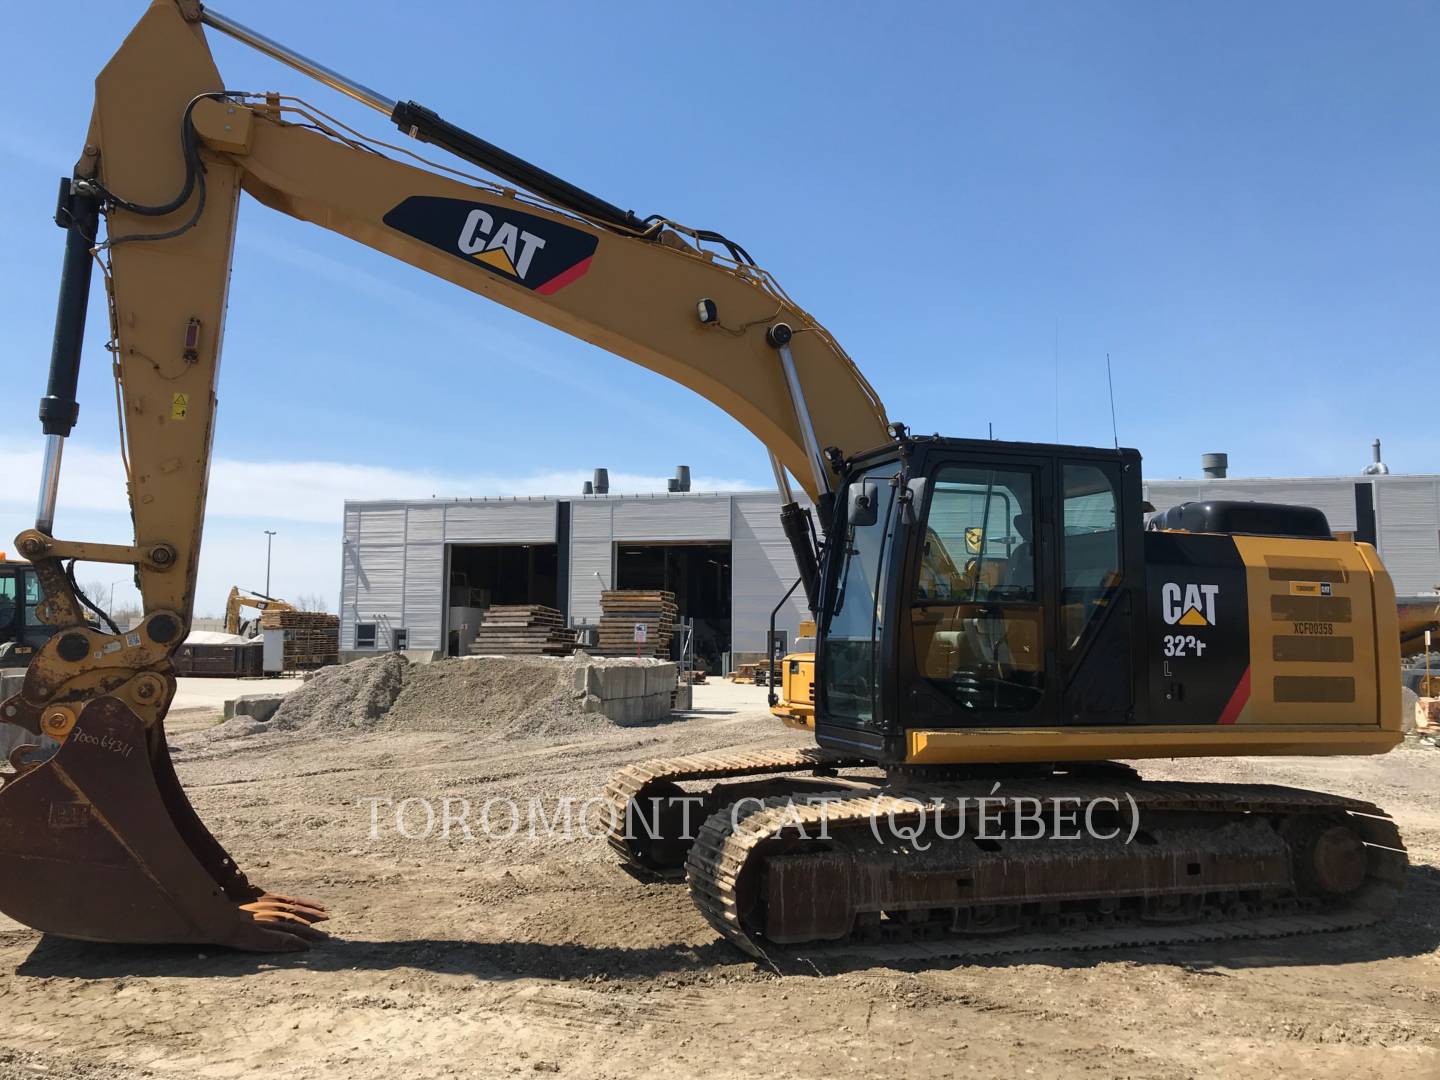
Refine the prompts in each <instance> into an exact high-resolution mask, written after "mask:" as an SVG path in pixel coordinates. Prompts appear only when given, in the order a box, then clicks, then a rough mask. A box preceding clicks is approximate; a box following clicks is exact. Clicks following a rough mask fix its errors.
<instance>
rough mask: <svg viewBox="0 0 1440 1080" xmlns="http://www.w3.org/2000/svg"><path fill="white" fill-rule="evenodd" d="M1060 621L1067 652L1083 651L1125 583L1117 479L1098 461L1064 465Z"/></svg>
mask: <svg viewBox="0 0 1440 1080" xmlns="http://www.w3.org/2000/svg"><path fill="white" fill-rule="evenodd" d="M1062 480H1063V484H1064V488H1063V490H1064V507H1063V510H1062V515H1061V520H1062V522H1063V524H1064V538H1063V541H1062V545H1061V553H1060V558H1061V585H1060V626H1061V631H1062V634H1063V637H1064V640H1063V642H1062V644H1063V646H1064V648H1065V650H1066V652H1067V653H1073V652H1076V651H1078V650H1079V649H1080V648H1081V647H1082V646H1083V645H1084V644H1085V641H1086V640H1087V638H1088V636H1089V635H1090V633H1092V632H1093V630H1094V628H1095V627H1096V626H1097V625H1099V621H1100V619H1101V617H1102V616H1103V615H1104V614H1105V611H1106V610H1107V608H1108V606H1109V604H1110V602H1111V601H1112V600H1113V599H1114V596H1115V594H1116V591H1117V590H1118V589H1119V587H1120V530H1119V514H1118V512H1117V506H1118V504H1119V499H1118V497H1117V491H1116V488H1117V479H1116V477H1115V475H1114V473H1113V471H1111V470H1109V469H1104V468H1101V467H1100V466H1097V465H1066V466H1065V467H1064V469H1063V471H1062Z"/></svg>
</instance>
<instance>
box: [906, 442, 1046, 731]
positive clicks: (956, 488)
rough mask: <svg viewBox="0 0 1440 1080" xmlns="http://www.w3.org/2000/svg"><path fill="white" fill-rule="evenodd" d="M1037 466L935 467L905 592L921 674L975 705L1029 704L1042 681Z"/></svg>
mask: <svg viewBox="0 0 1440 1080" xmlns="http://www.w3.org/2000/svg"><path fill="white" fill-rule="evenodd" d="M1035 501H1036V474H1035V472H1034V471H1032V470H1029V469H1015V468H1011V469H992V468H985V467H971V466H960V465H954V466H947V467H945V468H942V469H941V470H939V471H938V472H937V473H936V476H935V481H934V487H933V494H932V496H931V499H930V508H929V511H928V515H927V518H926V522H925V533H924V539H923V541H922V549H921V560H920V572H919V574H918V577H917V579H916V585H915V592H914V595H913V596H912V598H911V611H910V620H911V630H912V633H913V634H914V637H915V640H914V646H915V654H916V656H917V658H918V661H919V664H920V673H921V674H922V675H923V676H925V677H926V678H927V679H929V680H931V682H932V683H933V684H934V685H935V686H936V687H937V688H938V689H940V690H942V691H943V692H944V693H945V694H946V695H947V696H948V697H950V698H951V699H952V700H954V701H955V702H956V704H957V705H959V706H961V707H962V708H965V709H971V710H974V711H975V712H977V713H994V712H1000V713H1025V712H1029V711H1030V710H1031V709H1033V708H1035V707H1036V706H1037V705H1039V703H1040V700H1041V698H1042V697H1043V694H1044V680H1045V661H1044V657H1045V640H1044V639H1045V619H1044V609H1043V608H1042V606H1041V599H1042V597H1041V593H1040V588H1039V584H1038V581H1039V578H1038V576H1037V548H1036V544H1035V542H1034V536H1035Z"/></svg>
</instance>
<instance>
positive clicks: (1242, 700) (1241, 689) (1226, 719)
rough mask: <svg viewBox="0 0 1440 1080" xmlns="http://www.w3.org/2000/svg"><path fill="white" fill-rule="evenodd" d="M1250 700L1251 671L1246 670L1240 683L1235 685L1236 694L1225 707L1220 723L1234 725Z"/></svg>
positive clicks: (1232, 695) (1231, 696) (1233, 694)
mask: <svg viewBox="0 0 1440 1080" xmlns="http://www.w3.org/2000/svg"><path fill="white" fill-rule="evenodd" d="M1249 700H1250V669H1249V668H1248V667H1247V668H1246V669H1245V674H1243V675H1241V676H1240V681H1239V682H1237V683H1236V684H1235V692H1234V693H1232V694H1231V695H1230V700H1229V701H1228V702H1227V703H1226V705H1225V711H1224V712H1222V713H1221V714H1220V723H1222V724H1233V723H1234V722H1235V721H1236V720H1238V719H1239V718H1240V710H1241V709H1243V708H1245V705H1246V703H1247V702H1248V701H1249Z"/></svg>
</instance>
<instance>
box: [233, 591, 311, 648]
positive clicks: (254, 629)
mask: <svg viewBox="0 0 1440 1080" xmlns="http://www.w3.org/2000/svg"><path fill="white" fill-rule="evenodd" d="M246 608H254V609H255V610H256V611H258V612H260V613H261V614H262V615H263V614H264V613H265V612H267V611H294V610H295V605H294V604H287V603H286V602H285V601H284V600H277V599H275V597H273V596H266V595H265V594H264V593H257V592H255V591H254V590H253V589H242V588H240V586H239V585H232V586H230V595H229V596H228V597H226V598H225V632H226V633H227V634H239V635H241V636H242V637H255V636H256V634H258V633H259V630H260V620H259V619H245V618H242V617H241V615H240V613H241V612H242V611H244V610H245V609H246Z"/></svg>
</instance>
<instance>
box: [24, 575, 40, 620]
mask: <svg viewBox="0 0 1440 1080" xmlns="http://www.w3.org/2000/svg"><path fill="white" fill-rule="evenodd" d="M24 579H25V625H26V626H43V625H45V624H44V623H42V622H41V621H40V611H39V608H40V601H42V600H44V599H45V597H44V595H43V594H42V592H41V589H40V576H39V575H38V574H36V573H35V572H34V571H33V570H32V571H30V572H29V573H27V574H25V575H24Z"/></svg>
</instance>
